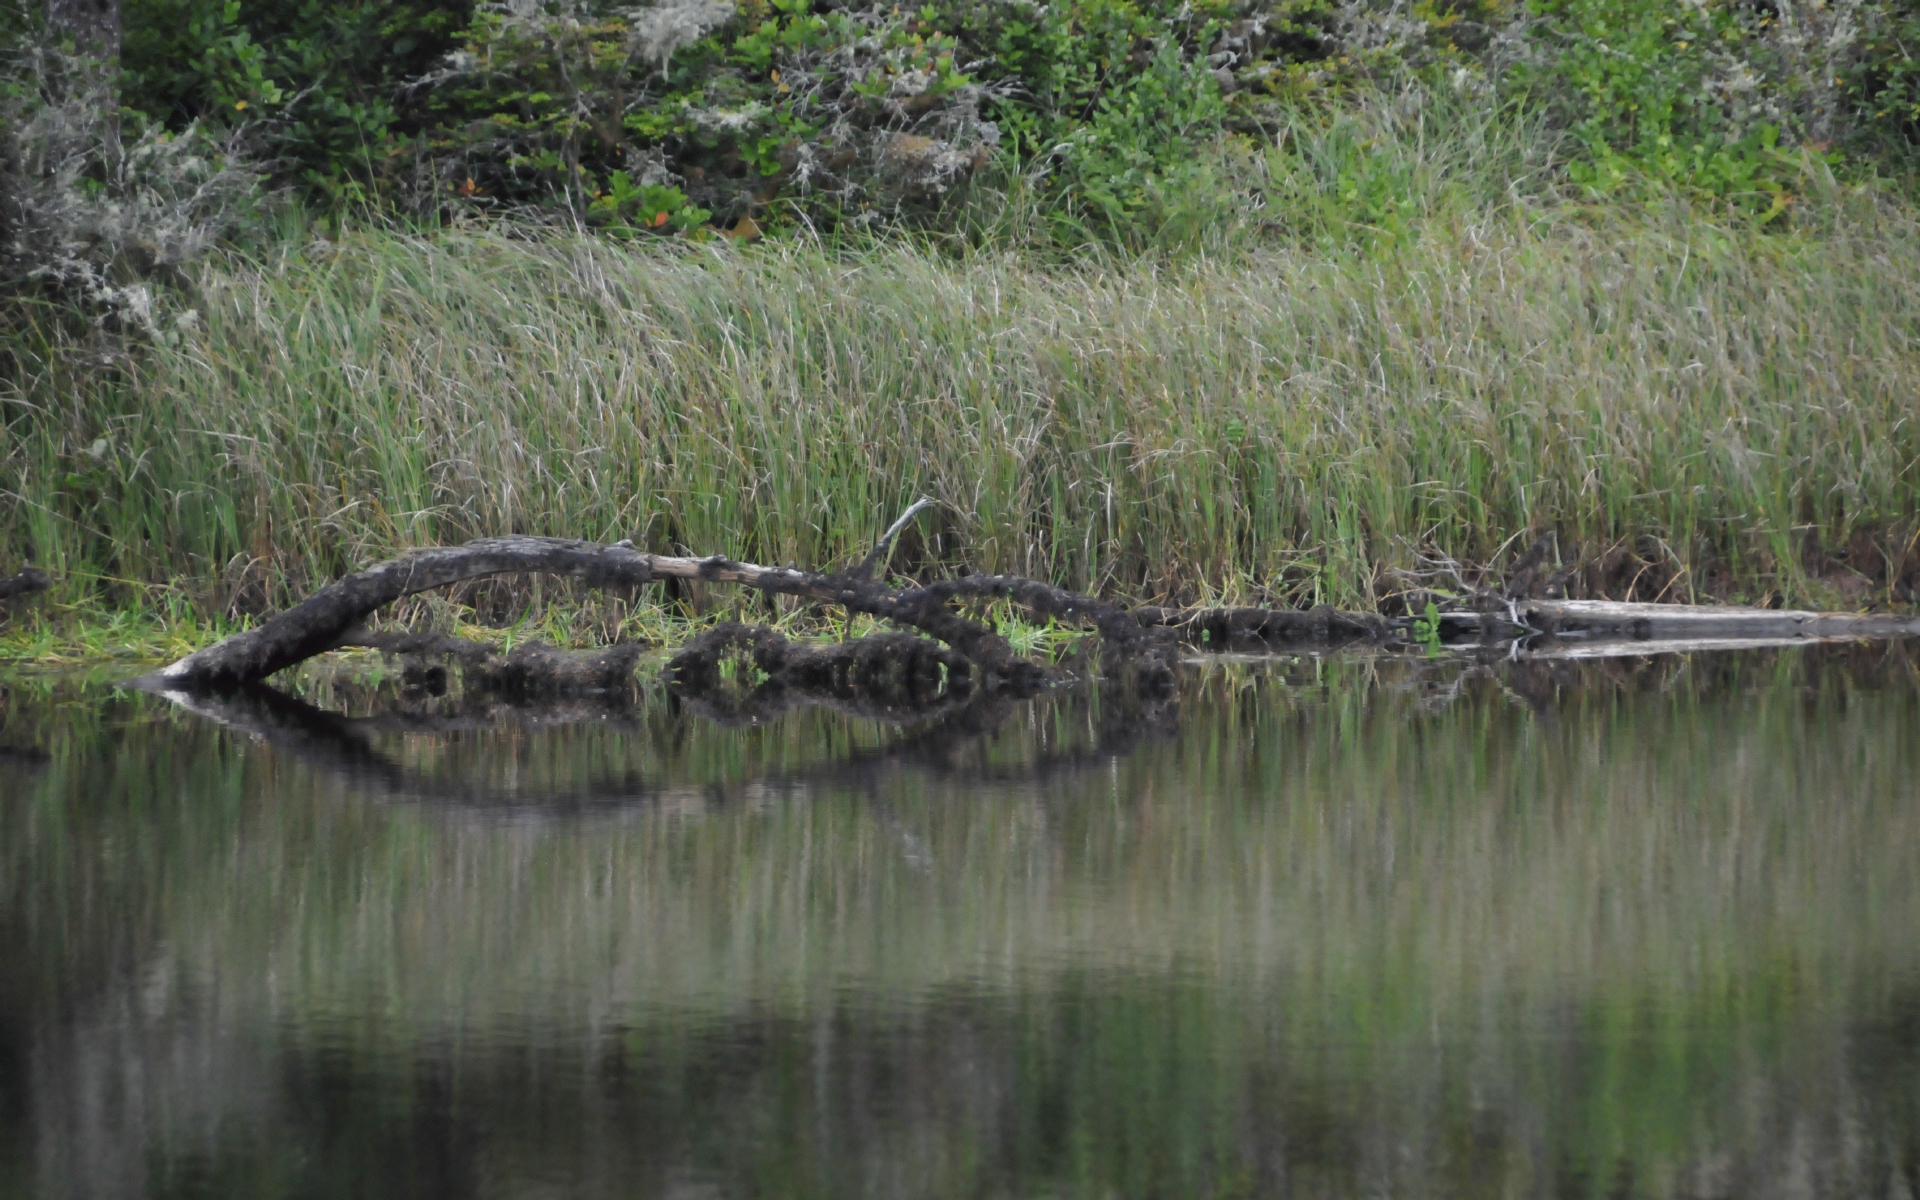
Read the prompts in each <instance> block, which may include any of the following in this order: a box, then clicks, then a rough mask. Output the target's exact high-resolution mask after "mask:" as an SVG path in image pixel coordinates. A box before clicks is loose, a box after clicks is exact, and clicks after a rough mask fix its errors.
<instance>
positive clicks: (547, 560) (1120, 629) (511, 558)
mask: <svg viewBox="0 0 1920 1200" xmlns="http://www.w3.org/2000/svg"><path fill="white" fill-rule="evenodd" d="M897 529H898V525H896V526H895V529H894V530H889V531H888V538H891V536H892V535H893V533H894V532H895V531H896V530H897ZM885 540H886V539H883V543H882V548H883V547H884V543H885ZM874 561H875V556H869V558H868V559H867V561H866V562H865V563H863V564H861V568H860V569H859V571H858V572H856V573H849V574H841V575H822V574H816V573H813V572H810V571H801V570H796V569H794V568H792V567H762V566H756V565H754V564H752V563H741V562H734V561H733V560H731V559H728V558H724V557H720V556H715V557H712V558H679V557H672V556H668V555H659V554H643V553H641V552H639V551H637V550H635V549H633V548H632V545H631V544H630V543H620V544H617V545H612V546H607V545H602V544H600V543H597V542H588V541H581V540H577V539H568V538H541V537H502V538H482V539H479V540H477V541H472V542H468V543H466V544H465V545H462V546H447V547H437V548H434V549H428V550H415V551H413V552H411V553H408V554H403V555H401V556H400V557H398V558H395V559H392V560H391V561H388V562H384V563H381V564H380V565H378V566H375V567H371V568H369V569H368V570H365V571H362V572H359V573H358V574H354V575H349V576H347V577H346V578H345V579H342V580H340V581H339V582H337V583H334V584H332V585H330V586H328V587H326V588H323V589H321V590H320V591H318V592H316V593H315V594H313V595H312V596H309V597H308V598H307V599H305V600H303V601H301V602H300V603H299V604H296V605H294V606H293V607H292V608H290V609H288V610H287V611H286V612H283V613H281V614H279V615H278V616H275V617H273V618H271V619H270V620H268V621H266V622H265V623H264V624H262V625H260V626H259V627H258V628H255V629H250V630H248V631H246V632H245V633H239V634H235V635H234V636H232V637H230V638H226V639H225V640H223V641H220V642H217V643H215V644H214V645H212V646H209V647H207V648H206V649H204V650H198V651H195V652H194V653H192V654H189V655H187V656H186V657H185V658H182V659H180V660H179V661H177V662H175V663H172V664H171V665H169V666H166V667H163V668H161V669H160V670H159V671H157V672H155V673H153V674H152V675H148V676H143V677H142V678H140V679H137V680H134V681H132V683H133V684H134V685H136V686H143V687H148V688H153V689H156V690H160V689H166V690H197V689H212V688H232V687H239V686H241V685H244V684H248V683H254V682H258V681H259V680H262V679H265V678H266V677H267V676H269V675H272V674H273V673H274V672H276V671H280V670H284V669H285V668H287V667H290V666H293V665H295V664H296V663H300V662H304V661H305V660H307V659H309V658H312V657H313V656H314V655H316V654H320V653H322V652H324V651H327V650H330V649H333V648H335V647H337V646H341V645H346V644H349V643H350V641H351V639H353V638H354V637H355V636H356V635H358V634H359V632H360V624H361V622H362V621H364V620H365V619H366V618H367V617H368V616H369V615H371V614H372V613H373V612H375V611H376V610H378V609H380V608H382V607H384V606H386V605H388V604H391V603H393V602H394V601H395V600H398V599H401V598H402V597H405V596H410V595H413V594H414V593H416V592H424V591H428V590H430V589H432V588H437V587H445V586H446V585H448V584H452V583H460V582H464V581H466V580H469V579H479V578H484V577H487V576H491V575H501V574H508V573H515V572H538V573H545V574H552V575H560V576H565V577H568V578H572V579H577V580H580V581H582V582H585V583H588V584H592V585H598V586H610V585H634V584H642V583H646V582H649V581H651V580H654V579H689V580H703V581H706V582H710V583H735V584H741V585H743V586H746V587H752V588H757V589H759V590H761V591H765V592H770V593H775V594H780V595H789V596H797V597H801V598H804V599H809V600H813V601H816V602H820V603H826V604H837V605H839V606H841V607H843V608H845V609H846V610H847V611H849V612H854V613H864V614H867V615H870V616H874V617H878V618H880V619H882V620H885V621H889V622H891V623H893V624H896V625H902V626H906V627H908V628H912V629H918V630H919V631H921V632H922V633H925V634H928V635H930V636H932V637H934V638H936V639H938V640H939V641H942V642H944V643H946V644H947V646H948V647H950V648H951V649H952V650H953V651H954V652H955V653H956V654H958V655H960V656H961V657H963V658H965V659H967V660H968V661H969V662H971V663H972V664H973V665H974V666H975V667H977V668H978V669H979V670H980V671H982V672H983V673H984V674H985V675H988V676H991V677H994V678H997V679H1001V680H1005V681H1008V682H1011V683H1014V684H1016V685H1029V686H1030V685H1033V684H1035V683H1037V682H1039V681H1041V680H1043V679H1045V678H1046V677H1047V671H1046V669H1045V668H1044V667H1042V666H1040V665H1039V664H1037V663H1034V662H1032V661H1030V660H1028V659H1025V658H1022V657H1021V656H1020V655H1018V654H1016V653H1015V652H1014V650H1013V647H1012V645H1011V644H1010V643H1008V641H1007V640H1006V639H1005V638H1003V637H1001V636H1000V635H999V634H998V633H996V632H994V630H993V629H992V628H991V627H990V626H988V625H986V624H984V623H982V622H980V621H975V620H972V619H970V618H968V617H965V616H963V615H961V614H960V613H958V612H956V611H954V610H953V609H952V607H950V606H951V605H952V604H953V602H955V601H957V600H976V601H977V600H991V599H1005V600H1010V601H1012V602H1014V603H1016V604H1019V605H1021V606H1022V607H1024V608H1025V609H1027V610H1028V611H1029V612H1030V613H1033V614H1036V615H1037V616H1040V617H1047V618H1055V619H1060V620H1065V621H1071V622H1076V623H1080V622H1085V623H1090V624H1092V625H1094V626H1095V627H1096V628H1097V629H1098V630H1099V631H1100V634H1101V637H1102V639H1103V641H1104V642H1105V643H1106V645H1107V647H1108V649H1109V650H1111V651H1113V652H1115V653H1116V654H1117V655H1119V656H1120V657H1122V658H1124V659H1126V660H1128V661H1129V662H1130V664H1132V665H1133V666H1134V667H1135V669H1136V670H1137V671H1139V672H1140V681H1141V682H1143V683H1144V684H1145V685H1146V686H1148V687H1149V689H1151V690H1165V689H1166V688H1170V687H1171V686H1172V669H1173V667H1172V663H1173V649H1172V647H1173V639H1172V638H1171V637H1165V636H1156V631H1154V630H1151V629H1148V628H1145V627H1143V626H1142V625H1141V624H1140V623H1139V622H1138V621H1137V620H1135V619H1134V618H1133V617H1132V616H1131V615H1130V614H1129V613H1128V612H1127V611H1126V610H1125V609H1122V608H1117V607H1115V606H1113V605H1110V604H1106V603H1104V602H1102V601H1099V600H1096V599H1094V598H1092V597H1090V596H1082V595H1078V594H1076V593H1073V592H1068V591H1065V590H1063V589H1060V588H1056V587H1052V586H1050V585H1047V584H1043V583H1040V582H1038V581H1036V580H1032V579H1026V578H1023V577H1021V576H1017V575H965V576H961V577H960V578H957V579H947V580H941V581H938V582H935V583H930V584H925V585H921V586H917V587H908V588H890V587H886V586H883V585H881V584H879V583H876V582H874V581H873V580H871V579H869V578H866V577H864V572H865V571H866V570H867V569H869V568H870V567H871V565H872V564H873V563H874Z"/></svg>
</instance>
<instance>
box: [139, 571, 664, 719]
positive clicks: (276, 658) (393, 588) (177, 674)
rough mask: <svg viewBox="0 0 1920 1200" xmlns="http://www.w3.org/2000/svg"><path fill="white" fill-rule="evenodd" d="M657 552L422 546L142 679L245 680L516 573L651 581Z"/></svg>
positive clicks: (181, 682) (187, 683) (195, 684)
mask: <svg viewBox="0 0 1920 1200" xmlns="http://www.w3.org/2000/svg"><path fill="white" fill-rule="evenodd" d="M652 561H653V556H652V555H647V554H641V553H639V552H637V551H635V550H634V549H633V548H632V547H630V546H603V545H601V544H599V543H598V542H584V541H578V540H573V539H568V538H538V537H501V538H481V539H480V540H478V541H472V542H468V543H467V544H466V545H464V546H445V547H437V548H435V549H431V550H415V551H413V552H412V553H410V554H404V555H401V556H400V557H399V558H396V559H393V560H391V561H389V562H384V563H381V564H380V565H379V566H377V567H372V568H369V569H368V570H365V571H362V572H360V573H359V574H357V575H349V576H347V577H346V578H345V579H342V580H341V581H340V582H338V583H336V584H333V585H332V586H331V587H326V588H322V589H321V590H320V591H318V592H315V593H314V594H313V595H311V596H309V597H307V598H306V599H305V600H302V601H301V602H300V603H298V604H296V605H294V606H293V607H292V608H290V609H288V610H287V611H286V612H283V613H281V614H280V615H279V616H277V617H274V618H273V619H272V620H269V621H267V622H266V623H265V624H263V625H261V626H260V627H259V628H257V629H250V630H248V631H247V632H245V633H240V634H235V635H234V636H233V637H230V638H227V639H225V640H224V641H220V642H216V643H214V644H213V645H211V646H208V647H207V648H206V649H205V650H199V651H195V652H194V653H192V654H189V655H187V656H186V657H185V658H183V659H181V660H180V661H178V662H176V663H174V664H172V665H171V666H168V667H164V668H162V669H161V670H160V671H158V672H156V673H155V674H153V675H151V676H146V677H144V678H143V679H141V680H136V681H135V682H137V683H148V684H152V685H155V686H160V687H167V688H186V689H195V688H220V687H238V686H240V685H241V684H245V683H252V682H255V681H257V680H261V679H265V678H266V677H267V676H269V675H271V674H273V673H274V672H275V671H279V670H282V669H284V668H286V667H290V666H293V665H294V664H295V663H299V662H304V661H306V660H307V659H309V658H312V657H313V656H314V655H316V654H319V653H321V652H322V651H325V650H330V649H332V648H333V647H335V646H337V645H339V644H340V643H341V640H342V639H343V638H345V637H347V636H348V635H349V634H351V633H353V632H354V631H355V629H356V628H357V627H358V626H359V624H360V622H361V621H362V620H364V619H365V618H366V617H367V616H368V615H369V614H370V613H372V612H374V611H375V610H377V609H379V608H382V607H384V606H386V605H388V604H392V603H393V602H394V601H395V600H398V599H400V598H401V597H403V596H411V595H413V594H414V593H415V592H424V591H428V590H430V589H432V588H437V587H445V586H446V585H447V584H450V583H460V582H463V581H465V580H468V579H481V578H485V577H486V576H489V575H502V574H507V573H510V572H523V571H528V572H541V573H545V574H551V575H564V576H568V577H570V578H574V579H579V580H583V581H585V582H587V583H592V584H599V585H602V586H606V585H614V584H637V583H645V582H647V581H648V580H649V579H652V578H653V569H652Z"/></svg>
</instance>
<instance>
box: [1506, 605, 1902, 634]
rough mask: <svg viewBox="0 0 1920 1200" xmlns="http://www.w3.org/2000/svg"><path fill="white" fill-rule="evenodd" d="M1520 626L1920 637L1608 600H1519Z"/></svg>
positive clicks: (1793, 618)
mask: <svg viewBox="0 0 1920 1200" xmlns="http://www.w3.org/2000/svg"><path fill="white" fill-rule="evenodd" d="M1514 612H1515V614H1516V615H1517V617H1518V618H1519V620H1520V622H1521V623H1522V624H1524V625H1526V626H1528V627H1530V628H1532V629H1534V630H1537V631H1540V632H1543V633H1560V634H1566V633H1581V634H1586V635H1589V636H1602V635H1605V636H1613V637H1627V638H1636V639H1640V640H1650V639H1658V640H1663V641H1664V640H1667V639H1687V640H1699V639H1717V640H1725V639H1729V638H1746V639H1759V638H1768V639H1777V638H1808V639H1812V638H1821V639H1831V638H1863V637H1898V636H1900V635H1902V634H1920V617H1911V616H1907V617H1903V616H1896V615H1892V614H1883V613H1822V612H1800V611H1794V610H1790V609H1775V608H1738V607H1735V606H1732V605H1717V604H1626V603H1621V602H1618V601H1613V600H1522V601H1519V602H1517V603H1516V604H1515V605H1514Z"/></svg>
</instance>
